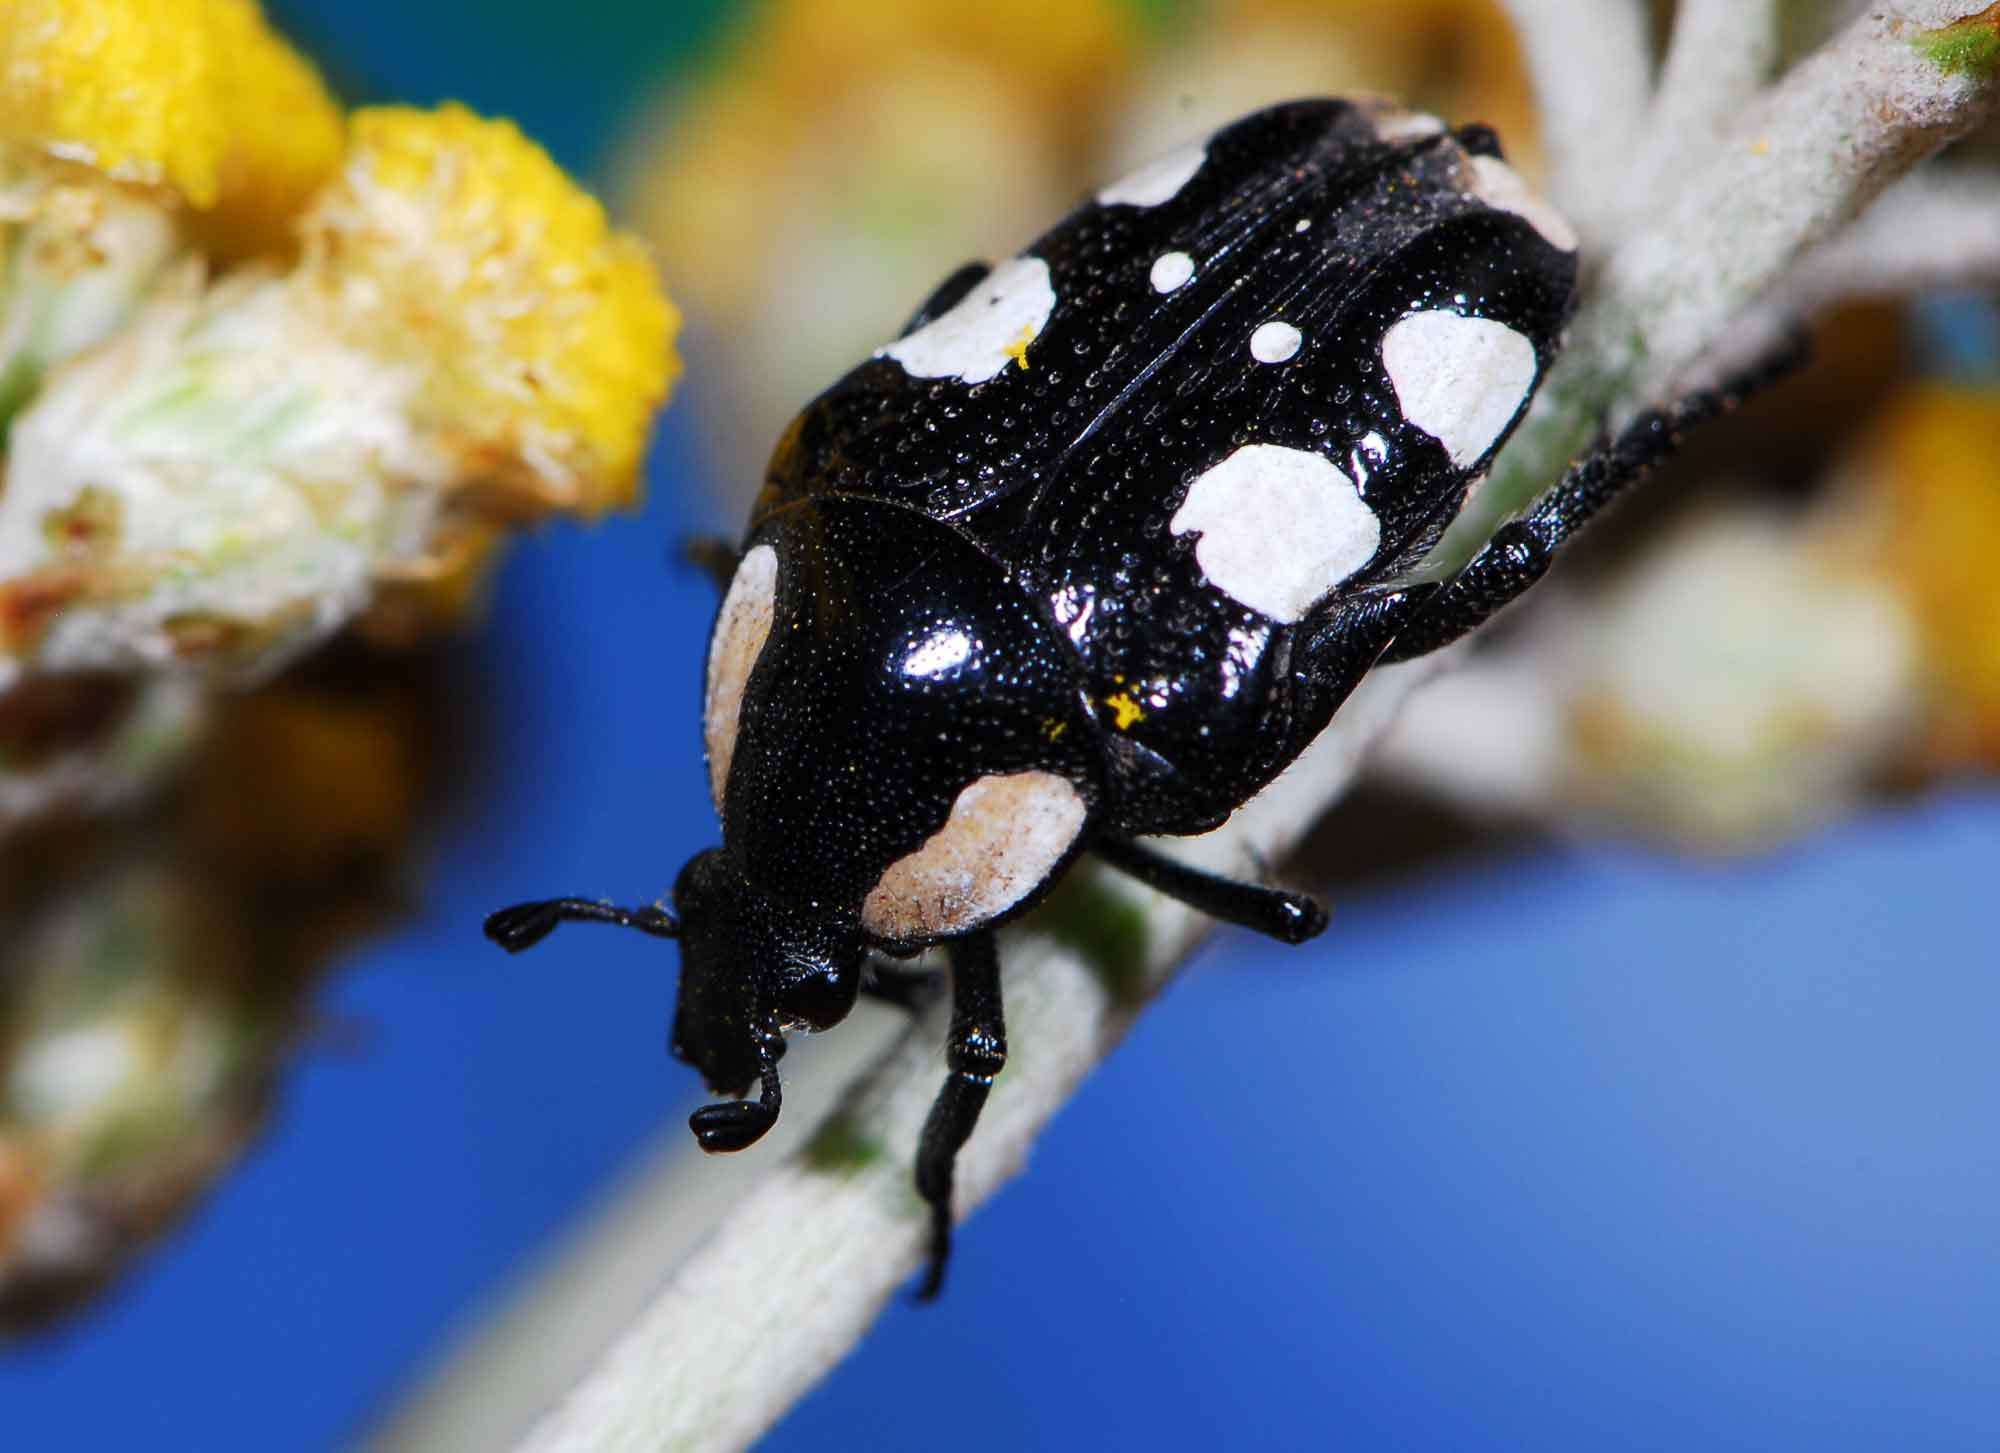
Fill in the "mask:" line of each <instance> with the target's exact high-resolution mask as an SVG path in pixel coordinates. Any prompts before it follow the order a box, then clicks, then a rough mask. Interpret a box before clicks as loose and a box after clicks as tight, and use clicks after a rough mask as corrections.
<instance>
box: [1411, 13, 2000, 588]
mask: <svg viewBox="0 0 2000 1453" xmlns="http://www.w3.org/2000/svg"><path fill="white" fill-rule="evenodd" d="M1996 38H2000V5H1990V6H1985V7H1981V6H1979V5H1976V4H1970V3H1967V0H1901V3H1898V4H1889V5H1877V6H1871V7H1869V9H1868V10H1867V11H1866V12H1865V13H1863V14H1862V15H1861V16H1860V17H1859V18H1857V19H1856V20H1854V21H1853V22H1852V23H1851V24H1850V25H1848V27H1847V28H1846V29H1845V30H1844V31H1842V32H1841V33H1840V34H1839V35H1837V36H1836V37H1835V38H1834V39H1833V40H1832V41H1830V42H1829V43H1828V44H1827V45H1825V46H1824V47H1822V48H1821V49H1820V50H1819V51H1817V52H1815V53H1814V54H1812V55H1810V56H1808V57H1806V58H1805V59H1804V60H1802V61H1801V62H1799V64H1798V65H1797V66H1795V67H1793V68H1792V70H1791V71H1789V72H1788V73H1787V74H1785V75H1784V76H1783V77H1781V78H1780V79H1779V80H1778V81H1777V82H1776V83H1775V84H1774V85H1772V86H1770V87H1769V88H1767V89H1766V90H1764V91H1762V92H1760V93H1759V94H1758V95H1757V96H1756V97H1754V98H1753V99H1752V100H1751V101H1750V102H1749V104H1748V105H1746V106H1745V107H1744V108H1743V110H1742V111H1741V112H1740V113H1739V114H1738V115H1737V117H1736V118H1735V119H1734V120H1733V121H1732V122H1731V123H1730V124H1729V125H1728V127H1727V128H1726V129H1725V130H1724V131H1723V132H1722V134H1721V136H1720V138H1719V139H1718V140H1715V141H1713V142H1708V141H1704V140H1702V139H1701V138H1699V137H1691V138H1689V139H1688V140H1689V144H1688V147H1687V149H1686V151H1685V152H1679V153H1675V154H1672V155H1669V156H1667V157H1665V158H1664V159H1662V160H1661V161H1659V162H1658V164H1657V170H1656V171H1655V172H1654V173H1653V174H1652V175H1650V176H1648V177H1646V178H1644V179H1643V180H1644V185H1645V189H1646V191H1647V194H1648V195H1650V197H1651V198H1652V201H1651V203H1650V205H1649V206H1647V207H1645V208H1642V209H1640V210H1639V211H1638V212H1636V213H1634V214H1631V216H1630V217H1629V218H1628V219H1627V220H1628V222H1629V223H1630V224H1631V230H1630V231H1628V232H1627V233H1625V234H1624V235H1622V236H1620V237H1617V238H1614V239H1612V240H1611V248H1610V253H1609V256H1608V257H1607V258H1606V259H1605V260H1604V262H1603V263H1602V265H1601V266H1599V267H1597V268H1596V269H1594V270H1593V276H1592V280H1591V285H1590V288H1589V290H1588V292H1587V294H1586V297H1585V299H1584V302H1583V305H1582V307H1581V308H1580V309H1579V311H1578V313H1577V317H1576V322H1575V323H1574V324H1573V325H1572V327H1571V330H1570V338H1569V341H1568V343H1567V345H1566V347H1565V349H1564V352H1563V354H1562V357H1561V358H1560V359H1558V360H1557V362H1556V364H1555V366H1554V367H1553V368H1551V369H1550V370H1549V375H1548V377H1547V378H1546V379H1545V380H1544V381H1543V384H1542V391H1541V393H1540V394H1539V395H1538V396H1537V398H1536V401H1535V406H1534V408H1533V410H1532V411H1531V412H1530V413H1529V416H1528V418H1527V420H1526V421H1525V422H1524V423H1523V424H1522V426H1521V428H1520V430H1519V432H1518V433H1517V434H1516V436H1515V438H1514V439H1513V440H1512V441H1511V442H1510V444H1509V445H1508V448H1507V451H1506V453H1505V454H1504V455H1503V456H1502V458H1501V460H1500V462H1499V464H1498V465H1497V466H1496V467H1495V469H1494V472H1493V478H1492V479H1491V480H1490V481H1489V483H1488V484H1487V486H1486V488H1484V489H1483V490H1481V491H1480V492H1479V494H1478V495H1477V496H1476V497H1475V498H1474V500H1473V502H1472V504H1471V505H1470V506H1469V507H1468V508H1467V509H1466V510H1465V512H1464V513H1463V514H1462V515H1461V516H1460V518H1459V520H1458V522H1457V524H1455V525H1454V526H1453V528H1452V530H1451V532H1450V534H1448V535H1447V536H1446V538H1445V542H1444V544H1443V545H1442V546H1440V547H1439V551H1438V556H1437V558H1438V559H1439V560H1440V561H1442V562H1445V563H1450V562H1453V561H1457V560H1462V559H1464V558H1467V557H1468V556H1470V554H1471V553H1472V551H1473V550H1475V549H1477V547H1478V546H1479V544H1480V543H1481V542H1483V541H1484V540H1485V539H1486V538H1487V537H1488V536H1489V535H1491V534H1492V533H1493V531H1494V529H1495V528H1497V527H1498V525H1499V524H1500V523H1501V521H1503V520H1504V519H1506V518H1507V517H1508V516H1509V515H1511V514H1513V513H1515V512H1516V511H1518V510H1520V509H1521V508H1523V507H1524V506H1525V505H1526V504H1527V503H1528V502H1529V501H1530V500H1532V499H1533V498H1534V497H1535V496H1536V495H1537V494H1539V493H1540V492H1541V491H1542V490H1543V489H1545V488H1547V487H1548V485H1549V483H1550V482H1551V481H1552V480H1554V479H1556V478H1557V477H1558V476H1559V475H1560V474H1561V472H1562V470H1563V467H1564V466H1565V465H1566V464H1567V463H1568V461H1569V460H1570V459H1572V458H1574V457H1575V456H1576V455H1577V454H1578V453H1579V452H1580V451H1581V450H1582V449H1583V448H1584V447H1585V446H1586V445H1587V444H1588V443H1589V441H1590V440H1591V438H1592V437H1593V436H1595V435H1596V434H1598V433H1599V432H1600V431H1602V430H1605V429H1607V428H1615V427H1616V426H1617V425H1618V424H1620V423H1622V422H1623V421H1625V420H1626V419H1629V418H1630V417H1631V416H1632V415H1633V414H1635V413H1637V412H1638V411H1639V410H1640V409H1641V408H1644V407H1646V406H1648V405H1650V404H1654V403H1657V402H1659V401H1661V400H1663V399H1665V398H1667V397H1669V396H1670V395H1671V394H1672V393H1673V392H1674V390H1675V388H1676V386H1677V385H1682V384H1685V383H1686V382H1688V381H1691V380H1699V379H1700V378H1701V375H1702V366H1703V364H1704V361H1705V356H1706V355H1708V354H1709V353H1710V352H1711V351H1712V350H1717V349H1718V348H1719V347H1720V346H1721V345H1723V344H1724V343H1725V342H1728V341H1732V340H1734V339H1735V338H1737V337H1738V336H1740V335H1738V334H1737V333H1736V331H1735V328H1736V325H1738V324H1739V323H1740V322H1741V320H1743V319H1744V318H1745V317H1747V316H1749V315H1750V314H1752V312H1753V311H1754V310H1756V309H1757V308H1758V307H1759V306H1760V305H1762V304H1763V303H1765V302H1766V301H1768V300H1769V299H1770V298H1771V297H1772V296H1773V295H1774V294H1775V293H1776V291H1777V290H1778V289H1779V288H1780V287H1781V286H1782V285H1783V283H1784V280H1785V279H1786V277H1787V276H1788V275H1789V273H1790V272H1791V270H1792V269H1793V268H1794V267H1795V266H1796V265H1798V263H1799V261H1800V259H1801V258H1802V257H1804V256H1805V255H1806V254H1808V253H1809V252H1811V251H1812V250H1813V249H1814V248H1816V247H1818V246H1819V245H1821V244H1822V243H1825V242H1827V241H1828V239H1830V238H1832V237H1834V236H1835V235H1836V234H1837V233H1839V232H1840V231H1841V230H1842V229H1843V228H1845V227H1846V226H1847V225H1848V224H1850V223H1852V222H1853V221H1854V220H1855V218H1857V217H1858V216H1859V215H1860V214H1861V213H1862V212H1864V211H1865V210H1867V208H1868V207H1869V206H1870V205H1871V204H1872V203H1873V202H1874V201H1875V199H1876V198H1877V197H1879V196H1881V194H1882V193H1883V192H1884V191H1885V190H1886V189H1887V188H1888V187H1889V186H1890V184H1891V183H1893V182H1895V181H1897V180H1898V179H1899V178H1901V177H1903V176H1905V175H1907V174H1908V173H1909V171H1910V170H1911V169H1912V168H1913V167H1915V166H1916V165H1917V164H1918V163H1919V162H1921V161H1923V160H1925V159H1926V158H1928V157H1930V156H1931V155H1933V154H1934V153H1936V152H1937V151H1938V150H1939V149H1940V148H1941V147H1943V146H1944V145H1946V144H1947V143H1948V142H1951V141H1954V140H1956V139H1957V138H1959V137H1961V136H1963V135H1965V134H1966V133H1967V132H1969V131H1971V130H1972V129H1973V128H1974V127H1976V126H1978V125H1979V124H1980V123H1981V122H1983V121H1985V120H1986V119H1988V118H1989V117H1991V116H1992V115H1993V113H1994V110H1995V104H1996V97H2000V87H1996V85H1995V80H1994V76H1995V69H1996V65H2000V43H1996V44H1995V46H1994V47H1993V48H1992V49H1990V50H1989V49H1986V48H1984V45H1983V42H1984V41H1985V40H1988V39H1996Z"/></svg>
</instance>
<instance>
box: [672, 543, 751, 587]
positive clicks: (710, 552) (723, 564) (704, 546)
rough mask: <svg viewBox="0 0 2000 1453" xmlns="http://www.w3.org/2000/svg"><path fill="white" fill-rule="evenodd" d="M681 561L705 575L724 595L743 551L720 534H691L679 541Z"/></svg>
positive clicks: (741, 561)
mask: <svg viewBox="0 0 2000 1453" xmlns="http://www.w3.org/2000/svg"><path fill="white" fill-rule="evenodd" d="M680 555H681V563H682V564H685V565H692V566H693V567H694V568H695V569H697V570H699V571H700V572H701V573H702V574H703V575H706V576H707V577H708V578H709V580H710V581H712V582H713V583H714V585H715V588H716V589H717V590H719V591H722V592H723V593H724V594H725V595H726V594H727V593H728V591H729V584H730V582H731V581H733V580H734V579H735V578H736V567H737V566H739V565H741V564H742V563H743V552H742V551H741V550H739V549H737V548H736V546H735V545H734V544H733V543H732V542H730V541H728V540H725V539H724V538H723V537H722V536H720V535H691V536H689V537H688V538H687V539H685V540H683V541H682V542H681V550H680Z"/></svg>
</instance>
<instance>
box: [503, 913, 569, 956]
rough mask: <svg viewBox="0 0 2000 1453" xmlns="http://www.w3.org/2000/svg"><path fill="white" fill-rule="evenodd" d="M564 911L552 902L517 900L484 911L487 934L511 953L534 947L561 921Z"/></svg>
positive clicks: (553, 930)
mask: <svg viewBox="0 0 2000 1453" xmlns="http://www.w3.org/2000/svg"><path fill="white" fill-rule="evenodd" d="M562 919H563V915H562V913H561V911H560V908H559V906H558V905H557V904H555V903H516V904H515V905H514V906H513V907H511V908H502V909H500V910H499V911H498V912H496V913H489V914H487V915H486V922H485V925H484V929H485V933H486V936H487V937H488V938H490V939H492V940H493V942H495V943H497V944H499V945H500V947H502V948H504V949H505V950H507V952H508V953H510V954H517V953H519V952H520V951H521V950H522V949H525V948H533V947H534V946H535V945H536V944H538V943H540V942H541V941H542V940H543V939H545V938H547V937H548V936H549V935H550V934H551V933H553V932H555V927H556V925H557V924H558V923H561V922H562Z"/></svg>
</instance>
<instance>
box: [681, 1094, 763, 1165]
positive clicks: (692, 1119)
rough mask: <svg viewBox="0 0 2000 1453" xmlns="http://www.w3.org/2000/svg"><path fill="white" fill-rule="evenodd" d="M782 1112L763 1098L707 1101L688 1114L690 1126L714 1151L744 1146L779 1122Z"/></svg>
mask: <svg viewBox="0 0 2000 1453" xmlns="http://www.w3.org/2000/svg"><path fill="white" fill-rule="evenodd" d="M777 1120H778V1112H777V1111H775V1110H772V1109H769V1108H767V1107H766V1106H765V1105H763V1104H762V1103H761V1102H751V1103H747V1104H746V1103H742V1102H737V1103H725V1104H721V1105H704V1106H702V1107H701V1108H700V1109H699V1110H697V1111H695V1112H694V1114H692V1115H690V1116H688V1129H690V1130H692V1131H693V1132H694V1138H695V1140H696V1141H697V1142H698V1143H699V1144H700V1145H701V1148H702V1149H703V1150H705V1151H707V1152H708V1153H709V1154H710V1155H722V1154H725V1153H727V1152H729V1151H733V1150H743V1149H745V1148H746V1147H748V1146H751V1145H754V1144H756V1143H757V1141H759V1140H761V1139H762V1138H763V1135H764V1132H765V1131H767V1130H769V1129H770V1128H771V1127H772V1126H773V1125H774V1124H776V1123H777Z"/></svg>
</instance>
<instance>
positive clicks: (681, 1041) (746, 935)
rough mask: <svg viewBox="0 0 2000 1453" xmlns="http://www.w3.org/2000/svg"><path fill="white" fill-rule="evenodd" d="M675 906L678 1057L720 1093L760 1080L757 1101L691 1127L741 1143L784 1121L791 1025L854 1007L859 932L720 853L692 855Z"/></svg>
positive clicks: (836, 1019)
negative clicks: (793, 900)
mask: <svg viewBox="0 0 2000 1453" xmlns="http://www.w3.org/2000/svg"><path fill="white" fill-rule="evenodd" d="M674 906H675V907H676V908H677V909H678V910H679V911H680V920H681V922H680V938H681V985H680V1002H679V1004H678V1006H677V1008H676V1009H675V1012H674V1032H673V1052H674V1056H675V1058H677V1059H680V1060H682V1061H684V1062H685V1063H687V1064H691V1065H693V1066H694V1067H695V1068H696V1069H698V1070H700V1071H701V1073H702V1077H703V1078H704V1079H705V1080H706V1081H707V1082H708V1086H709V1088H710V1089H711V1090H714V1091H715V1092H716V1093H717V1094H723V1095H734V1096H742V1095H746V1094H748V1093H749V1092H750V1090H751V1088H752V1086H753V1085H755V1084H756V1083H757V1082H758V1081H759V1080H761V1081H762V1085H763V1093H762V1095H761V1096H760V1098H759V1099H758V1100H757V1101H756V1102H754V1103H749V1102H745V1103H739V1104H732V1105H709V1106H706V1107H704V1108H703V1109H701V1110H698V1111H696V1112H695V1114H694V1117H693V1119H692V1120H691V1121H690V1122H689V1123H690V1124H691V1125H692V1126H693V1128H694V1132H695V1137H696V1139H698V1140H699V1141H700V1142H701V1146H702V1149H704V1150H740V1149H742V1148H743V1147H744V1146H746V1145H749V1144H750V1143H751V1142H752V1141H754V1140H756V1139H757V1138H758V1137H759V1136H761V1135H762V1134H763V1133H764V1132H765V1131H766V1130H768V1129H770V1128H771V1125H772V1123H773V1122H774V1121H776V1119H777V1118H778V1072H777V1062H778V1060H779V1058H780V1057H781V1056H782V1055H783V1054H784V1052H785V1039H784V1035H785V1031H786V1030H792V1029H798V1030H807V1031H810V1030H817V1029H830V1028H832V1027H833V1026H834V1025H836V1024H838V1023H840V1021H841V1020H843V1019H845V1018H846V1017H847V1014H848V1011H849V1010H851V1009H852V1008H853V1007H854V1000H855V996H856V994H857V993H858V992H859V990H860V986H861V960H862V957H863V948H862V942H861V930H860V928H859V926H858V924H847V925H845V926H843V925H841V924H840V923H838V922H836V921H829V919H828V916H827V915H823V914H818V913H812V912H804V911H799V910H797V909H795V908H792V907H791V906H789V905H786V904H783V903H780V902H777V901H775V900H773V899H770V898H767V897H765V896H764V895H763V894H761V893H759V892H757V891H756V890H755V889H754V888H752V887H751V886H750V885H749V884H748V883H747V882H745V881H744V880H743V877H742V875H741V874H739V873H738V872H736V871H735V869H734V868H732V867H731V866H730V863H729V860H728V858H727V857H726V856H725V855H724V854H723V852H722V851H721V850H720V849H710V850H709V851H708V852H705V853H700V854H697V855H696V856H695V857H693V858H691V859H690V860H689V861H688V865H687V866H686V867H685V868H683V869H682V870H681V875H680V879H679V881H677V882H676V883H675V884H674Z"/></svg>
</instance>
